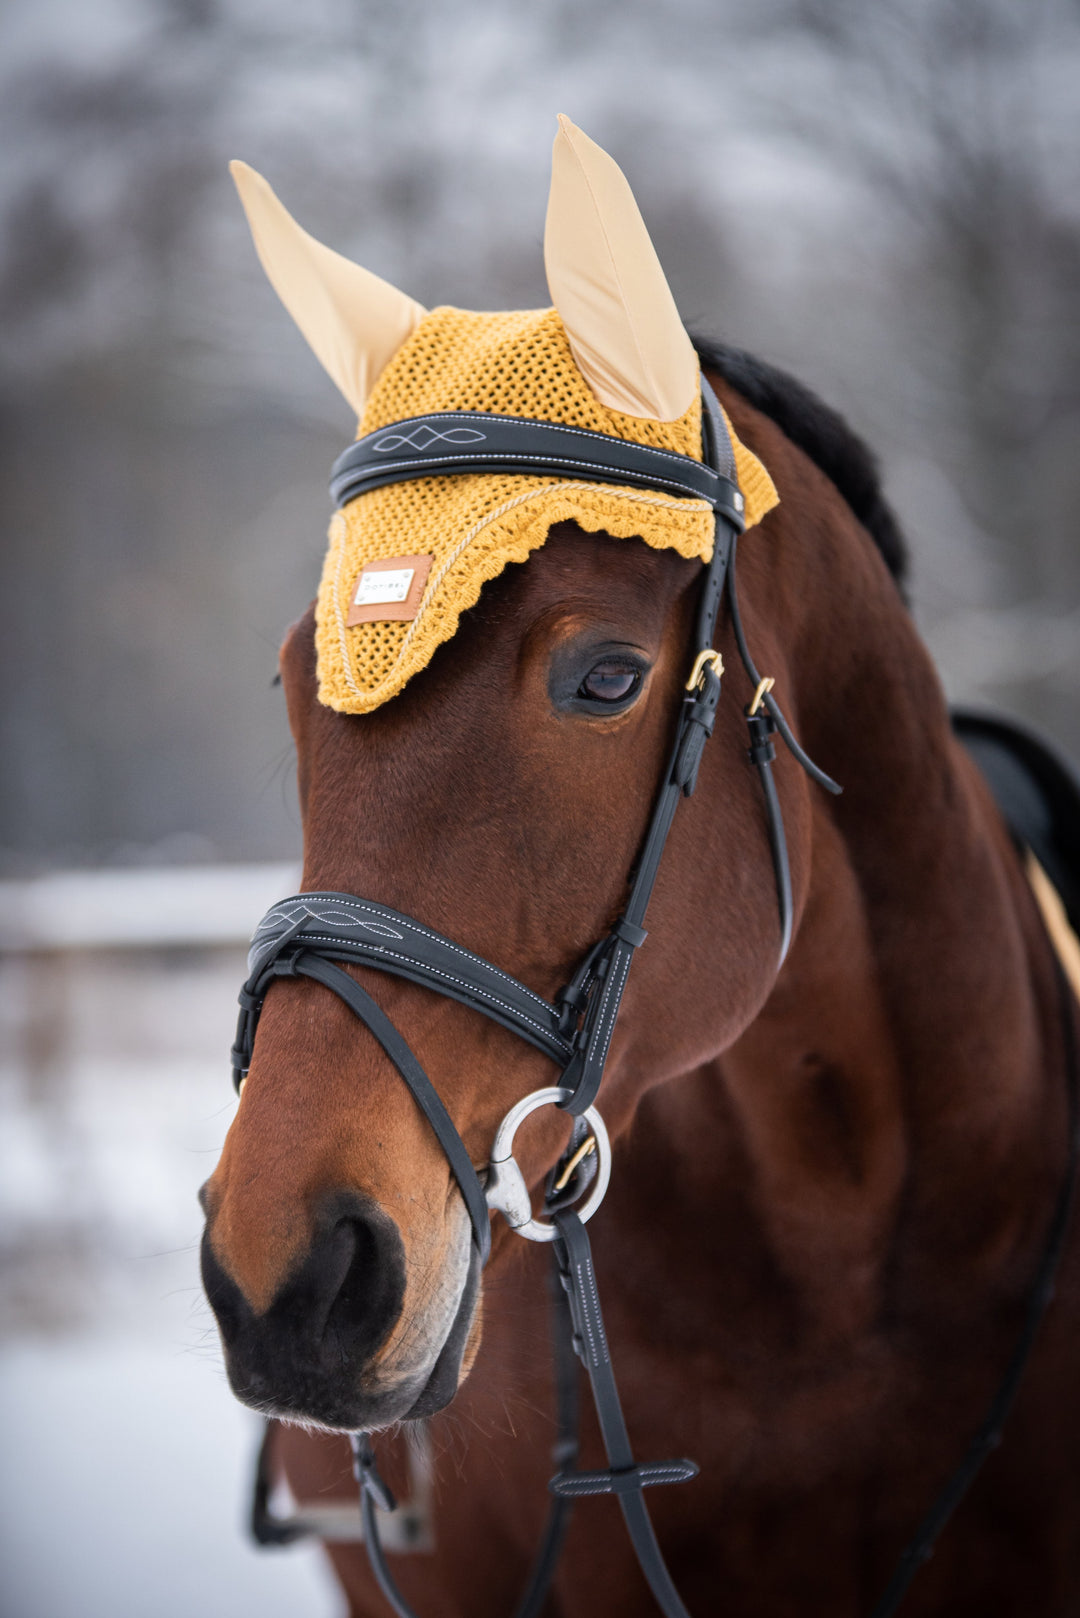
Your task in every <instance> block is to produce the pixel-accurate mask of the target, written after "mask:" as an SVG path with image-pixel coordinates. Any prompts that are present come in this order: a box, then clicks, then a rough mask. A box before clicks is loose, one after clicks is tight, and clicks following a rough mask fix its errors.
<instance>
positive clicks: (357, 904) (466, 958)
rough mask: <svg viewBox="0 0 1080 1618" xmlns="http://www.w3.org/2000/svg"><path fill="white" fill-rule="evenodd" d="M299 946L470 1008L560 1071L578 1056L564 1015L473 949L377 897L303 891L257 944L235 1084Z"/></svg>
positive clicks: (266, 926) (276, 910)
mask: <svg viewBox="0 0 1080 1618" xmlns="http://www.w3.org/2000/svg"><path fill="white" fill-rule="evenodd" d="M301 947H303V948H305V949H307V950H309V951H314V952H317V953H318V954H320V955H323V956H325V957H327V958H329V959H333V960H339V961H355V962H356V963H357V964H358V965H361V966H374V967H378V968H380V970H382V971H384V972H391V973H393V974H394V975H395V976H396V977H402V978H407V979H408V980H409V981H410V982H412V983H420V984H422V985H423V986H424V987H425V988H429V989H435V990H437V991H438V992H439V993H440V994H445V995H447V996H448V997H449V998H450V999H451V1000H458V1001H460V1002H461V1003H462V1004H463V1005H467V1006H472V1007H473V1009H474V1010H476V1011H481V1012H483V1013H484V1015H485V1016H486V1017H490V1018H491V1020H492V1021H493V1022H497V1023H500V1024H501V1025H502V1027H504V1028H509V1029H510V1031H511V1033H514V1034H518V1035H519V1036H520V1037H521V1038H522V1039H524V1040H527V1041H528V1043H529V1044H530V1045H535V1047H536V1048H537V1050H540V1051H543V1053H544V1055H545V1056H547V1057H550V1058H551V1060H552V1061H553V1062H557V1063H558V1064H559V1066H560V1067H565V1065H566V1063H567V1062H569V1060H570V1057H571V1055H572V1054H573V1047H572V1043H571V1041H570V1039H569V1038H568V1037H567V1035H566V1034H565V1033H564V1032H563V1031H562V1030H561V1028H560V1012H559V1010H558V1009H557V1008H556V1007H555V1006H553V1005H551V1004H550V1003H549V1002H548V1001H547V1000H544V999H543V998H542V997H541V996H540V995H538V994H534V993H533V991H532V990H531V989H527V988H526V987H525V985H524V984H523V983H519V982H518V980H517V978H514V977H511V975H510V974H509V973H508V972H503V971H500V969H499V968H498V967H496V966H492V965H491V963H490V962H489V961H485V960H484V959H482V957H481V956H479V955H474V954H473V953H472V951H471V950H467V949H464V948H463V947H462V946H461V945H460V944H455V943H453V942H452V941H451V940H450V939H449V938H444V937H443V935H442V934H441V933H437V932H435V931H434V930H433V929H432V928H430V927H426V926H425V925H424V923H423V922H420V921H416V920H415V919H414V918H413V917H412V916H404V915H402V914H401V912H400V911H398V910H391V909H390V907H389V906H388V905H381V904H378V903H376V901H375V900H374V899H360V898H357V896H356V895H355V894H352V893H331V892H322V893H298V894H294V895H293V896H292V897H291V898H288V899H281V900H279V902H278V903H277V904H276V905H274V906H273V908H272V909H271V910H269V911H268V912H267V914H266V915H265V916H264V917H263V919H262V921H261V922H260V923H259V926H258V928H257V929H256V932H255V936H254V938H253V939H252V943H251V950H250V952H249V954H248V978H247V981H246V983H245V984H244V987H243V989H242V990H241V993H240V1007H241V1009H240V1018H239V1022H238V1025H237V1033H236V1044H235V1045H234V1046H233V1082H234V1083H235V1084H236V1085H237V1086H239V1084H240V1081H241V1080H242V1079H243V1077H244V1076H245V1074H246V1073H247V1069H248V1066H249V1064H250V1062H251V1050H252V1046H253V1044H254V1040H255V1029H256V1026H257V1025H258V1020H259V1013H260V1012H261V1010H262V1002H263V999H264V998H265V995H266V992H267V990H268V988H269V987H270V984H271V983H272V982H273V980H274V976H275V975H277V969H276V967H275V962H276V961H278V960H279V959H282V958H286V959H287V957H288V954H289V951H290V950H295V949H297V948H301Z"/></svg>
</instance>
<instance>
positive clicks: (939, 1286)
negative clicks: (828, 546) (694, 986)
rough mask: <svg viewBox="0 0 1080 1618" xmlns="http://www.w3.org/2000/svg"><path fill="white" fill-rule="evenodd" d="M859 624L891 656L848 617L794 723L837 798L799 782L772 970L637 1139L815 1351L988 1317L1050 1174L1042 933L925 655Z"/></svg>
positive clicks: (1053, 1064)
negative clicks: (721, 1050)
mask: <svg viewBox="0 0 1080 1618" xmlns="http://www.w3.org/2000/svg"><path fill="white" fill-rule="evenodd" d="M883 587H884V588H891V587H889V586H887V585H885V584H884V581H883ZM879 605H880V604H879ZM881 611H882V612H883V614H884V620H883V621H885V622H887V624H888V626H889V634H890V635H891V637H892V644H891V645H889V644H887V645H885V647H884V648H883V647H882V644H881V637H882V633H883V632H882V630H881V628H880V626H878V629H877V631H876V632H875V630H874V627H873V620H874V614H873V613H871V614H870V615H869V616H870V620H871V631H870V632H871V636H872V638H873V639H874V640H875V641H876V644H875V645H874V646H872V647H870V646H868V647H867V649H866V656H865V659H864V660H863V661H864V668H863V672H862V674H861V676H860V678H859V679H858V680H856V681H855V682H854V683H849V684H848V686H847V687H846V688H845V687H842V686H841V684H840V682H839V680H838V681H837V684H836V687H835V691H836V693H837V707H838V709H839V710H840V711H837V712H835V713H834V714H833V715H832V716H831V719H830V717H828V716H826V717H824V718H819V722H818V724H817V725H816V727H815V728H816V730H817V733H818V735H819V736H820V737H821V738H822V739H823V742H824V745H825V746H826V747H827V749H828V751H827V752H826V754H825V758H824V762H826V763H827V764H828V767H829V768H830V770H832V771H833V773H834V774H836V775H837V776H838V777H839V779H840V780H841V781H842V782H843V783H844V786H845V793H844V796H843V797H842V798H841V799H840V800H839V801H833V800H826V799H825V797H824V795H823V794H820V793H819V792H818V790H817V789H816V788H815V789H813V793H814V810H813V818H814V824H813V834H812V837H811V839H810V840H809V844H808V847H809V849H810V855H809V858H810V865H809V872H808V881H806V880H805V868H804V892H805V904H804V906H803V909H802V914H801V919H800V923H799V927H798V932H797V936H796V940H795V943H794V946H793V948H792V951H791V955H790V957H789V960H788V963H787V964H786V966H785V967H784V969H783V971H782V973H781V975H780V977H779V979H778V980H777V983H776V986H775V989H774V991H773V993H772V995H771V996H770V998H769V1000H768V1001H767V1003H766V1005H765V1006H764V1008H763V1010H762V1011H761V1012H760V1013H759V1015H758V1016H757V1017H756V1019H755V1020H754V1021H753V1023H752V1024H751V1025H750V1027H749V1028H748V1029H747V1030H746V1032H745V1033H744V1034H743V1036H742V1037H741V1038H740V1039H739V1040H738V1042H737V1043H736V1044H735V1045H734V1046H733V1047H732V1048H730V1049H729V1050H728V1051H727V1052H726V1053H725V1054H724V1055H723V1057H722V1058H720V1059H719V1060H718V1061H717V1062H716V1063H715V1064H713V1065H712V1066H710V1067H709V1068H707V1069H705V1070H703V1071H702V1072H700V1073H699V1074H696V1075H693V1076H690V1077H688V1078H687V1079H685V1080H683V1081H677V1082H676V1083H675V1084H673V1085H670V1086H663V1087H660V1089H659V1090H658V1091H657V1092H654V1093H653V1094H652V1095H651V1096H650V1097H648V1098H647V1101H646V1107H647V1109H648V1112H649V1114H650V1118H651V1125H652V1127H651V1128H650V1129H649V1130H648V1131H646V1130H644V1129H642V1130H640V1131H639V1132H638V1137H639V1139H640V1138H642V1137H643V1136H644V1135H645V1134H646V1133H647V1134H648V1135H649V1137H650V1140H651V1143H652V1150H653V1152H654V1154H655V1153H656V1151H657V1150H659V1149H660V1148H658V1147H657V1144H656V1143H657V1142H658V1141H659V1140H660V1138H661V1137H666V1139H667V1142H668V1145H669V1148H670V1152H671V1155H672V1159H673V1160H674V1161H677V1162H678V1164H679V1167H678V1171H677V1172H678V1174H679V1180H680V1194H681V1196H682V1197H684V1198H685V1199H688V1200H690V1201H693V1200H695V1199H696V1200H698V1201H699V1203H700V1210H701V1215H702V1219H703V1222H704V1224H703V1228H704V1234H703V1235H702V1236H701V1238H700V1240H701V1241H704V1242H705V1243H706V1244H708V1243H714V1244H715V1252H714V1254H713V1257H714V1259H715V1261H716V1262H717V1263H718V1264H721V1265H722V1266H724V1267H725V1268H728V1269H730V1268H731V1266H732V1264H733V1262H734V1263H735V1265H736V1268H737V1264H738V1261H733V1259H732V1254H731V1242H732V1239H733V1233H735V1232H737V1231H741V1232H742V1233H743V1234H742V1236H741V1237H740V1240H742V1241H743V1243H744V1245H745V1246H746V1247H747V1249H748V1250H749V1251H756V1252H757V1258H756V1259H753V1260H751V1259H749V1258H748V1259H747V1260H746V1262H747V1263H753V1264H757V1265H758V1266H759V1267H763V1269H764V1270H765V1271H768V1272H770V1273H771V1274H772V1275H773V1276H774V1277H775V1278H776V1279H777V1281H779V1282H781V1283H782V1286H784V1287H787V1288H788V1290H789V1291H790V1293H791V1294H792V1296H793V1297H795V1298H797V1308H798V1314H799V1321H800V1334H801V1337H802V1339H803V1340H804V1341H805V1342H810V1341H816V1342H817V1344H818V1345H819V1346H820V1345H821V1344H822V1342H823V1341H825V1340H833V1341H835V1340H836V1339H837V1338H848V1339H851V1338H852V1337H855V1338H858V1337H859V1336H860V1335H861V1334H862V1333H863V1332H864V1331H866V1330H867V1329H869V1328H870V1326H871V1322H873V1321H874V1320H876V1319H880V1318H881V1315H882V1311H886V1312H887V1313H889V1314H891V1315H893V1316H894V1318H897V1317H899V1318H903V1319H905V1320H908V1321H910V1322H912V1323H913V1324H916V1326H917V1324H918V1321H919V1320H929V1319H930V1318H931V1317H933V1316H934V1315H935V1313H938V1314H939V1315H940V1314H941V1313H942V1312H944V1315H945V1317H946V1318H947V1319H951V1320H953V1321H956V1322H958V1323H959V1322H960V1321H961V1320H962V1318H963V1317H964V1315H965V1313H968V1312H969V1311H970V1318H971V1319H972V1320H974V1319H978V1318H980V1315H981V1312H982V1311H984V1310H985V1306H986V1301H987V1297H988V1295H989V1296H995V1295H996V1296H998V1297H999V1298H1000V1299H1001V1302H1002V1306H1003V1307H1004V1308H1006V1309H1007V1308H1008V1307H1009V1306H1010V1305H1011V1304H1012V1303H1013V1302H1014V1301H1015V1299H1016V1297H1017V1296H1018V1295H1019V1294H1021V1293H1022V1292H1023V1291H1024V1290H1025V1288H1026V1287H1027V1285H1028V1284H1029V1283H1030V1277H1031V1275H1032V1274H1033V1271H1034V1266H1035V1263H1036V1262H1037V1255H1038V1249H1039V1246H1040V1244H1041V1242H1042V1240H1043V1239H1044V1235H1045V1230H1046V1228H1047V1225H1048V1222H1049V1207H1050V1204H1051V1203H1052V1201H1053V1198H1054V1195H1055V1194H1056V1190H1057V1185H1058V1182H1059V1179H1060V1175H1061V1172H1062V1167H1063V1161H1064V1134H1065V1124H1064V1118H1065V1082H1064V1076H1063V1071H1062V1066H1063V1064H1062V1041H1061V1026H1060V1012H1059V1002H1058V998H1057V989H1056V981H1055V977H1054V971H1053V964H1052V958H1051V956H1050V953H1049V949H1048V946H1047V942H1046V938H1045V936H1044V934H1043V932H1042V930H1041V925H1040V922H1039V920H1038V917H1037V914H1036V912H1035V909H1034V906H1033V904H1032V902H1031V896H1030V893H1029V892H1028V891H1027V889H1026V885H1025V881H1024V877H1023V873H1022V871H1021V868H1020V865H1019V861H1018V859H1017V856H1016V855H1015V853H1014V851H1013V849H1012V847H1011V845H1010V844H1009V841H1008V838H1007V836H1006V834H1005V833H1004V831H1003V829H1002V827H1001V824H1000V822H999V820H998V818H997V815H996V812H995V810H994V808H993V805H992V803H991V802H990V799H989V797H988V795H987V793H986V790H985V788H984V786H983V784H982V782H981V780H980V779H979V778H978V776H977V774H976V772H975V770H974V768H973V766H971V765H970V763H969V762H968V760H967V759H966V757H965V756H964V755H963V753H962V752H961V750H960V749H959V747H958V746H957V745H956V744H955V743H954V742H953V740H952V738H951V735H950V732H949V726H948V721H947V716H946V714H945V711H944V706H943V703H942V700H941V697H940V693H939V691H938V688H937V683H936V679H935V677H934V675H933V671H932V668H931V667H930V664H929V660H928V658H927V656H926V653H925V652H924V650H923V649H922V647H921V645H920V644H919V642H918V640H917V638H916V636H915V634H914V630H913V628H912V626H911V624H910V622H909V621H908V619H907V616H906V614H905V613H904V612H903V609H902V608H901V607H900V605H899V602H898V601H895V602H892V603H886V604H885V605H884V606H883V607H881ZM857 620H858V615H857V614H853V615H852V622H851V623H850V624H849V625H848V626H847V628H846V632H847V633H848V634H850V635H851V636H856V635H858V634H859V633H860V625H859V622H858V621H857ZM864 632H865V631H864ZM841 633H843V631H842V632H841ZM832 644H833V645H836V644H837V637H836V636H835V634H834V638H833V641H832ZM850 644H851V643H850V642H849V650H850ZM856 655H857V647H856ZM841 693H842V694H841ZM806 706H807V708H808V709H809V708H810V704H807V705H806ZM811 711H813V712H814V713H815V715H820V713H821V710H820V708H816V709H813V710H811ZM820 745H821V743H819V746H820ZM777 768H778V770H780V771H784V770H785V769H786V770H787V771H789V772H793V771H794V770H795V768H796V767H795V766H794V764H793V763H792V762H791V761H790V760H784V761H782V762H780V763H779V764H778V766H777ZM958 1278H959V1279H958Z"/></svg>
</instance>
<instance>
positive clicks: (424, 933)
mask: <svg viewBox="0 0 1080 1618" xmlns="http://www.w3.org/2000/svg"><path fill="white" fill-rule="evenodd" d="M327 903H328V904H329V903H335V904H337V906H338V908H339V909H341V910H345V909H346V906H345V904H344V903H343V902H341V901H337V900H335V901H330V900H328V901H327ZM349 903H350V905H352V906H354V907H355V908H356V909H358V910H366V911H368V912H369V914H371V915H373V916H375V915H379V914H380V912H379V911H378V910H377V909H376V908H375V906H374V905H370V904H365V903H364V901H363V900H362V899H356V900H350V901H349ZM281 904H302V905H303V906H304V909H305V910H306V911H307V913H308V915H309V916H310V917H311V919H312V921H319V922H322V924H323V926H324V927H326V926H328V925H329V921H328V919H327V917H326V916H321V915H317V914H316V912H315V911H314V910H313V909H312V908H311V906H310V904H309V903H308V902H307V900H306V899H305V898H304V895H303V894H298V895H297V896H296V898H295V899H285V900H282V901H281V902H280V903H279V904H277V905H275V906H274V908H273V910H268V911H267V913H266V915H265V916H264V917H263V919H262V921H260V923H259V925H258V927H256V929H255V932H254V935H253V936H252V940H251V942H252V948H253V949H254V947H255V940H256V939H257V938H258V936H259V934H260V932H261V931H262V929H263V927H264V926H265V925H266V923H267V922H268V921H269V920H270V917H271V916H273V915H281V916H284V914H285V912H284V911H283V910H282V909H281ZM398 919H399V920H400V922H401V925H402V926H403V927H407V928H408V929H409V930H410V931H411V932H414V933H418V934H419V935H420V937H421V938H430V939H431V940H432V942H433V943H435V944H437V945H438V946H439V948H440V949H449V950H453V952H454V954H455V955H461V956H463V957H464V959H465V960H469V961H479V960H480V957H479V956H478V955H473V954H472V953H471V951H469V950H467V949H464V948H463V947H462V946H461V945H460V944H455V943H454V942H453V941H452V940H451V939H449V938H444V937H443V936H442V934H441V933H436V932H433V931H432V929H431V928H430V927H425V926H424V924H423V922H419V921H411V920H409V918H408V917H407V916H402V917H399V918H398ZM353 925H354V926H357V927H363V926H370V925H371V924H370V923H369V922H354V923H353ZM387 931H388V932H390V933H391V934H392V936H393V937H395V938H400V939H401V940H402V942H404V934H403V933H398V932H394V931H393V929H392V928H387ZM299 936H300V937H301V938H316V939H317V941H318V942H319V943H322V944H327V943H329V944H332V943H341V942H342V940H341V936H340V934H339V935H338V936H337V937H336V938H335V937H329V938H317V935H316V934H315V933H302V934H300V935H299ZM267 942H271V940H268V941H267ZM345 942H349V940H345ZM368 947H369V948H371V949H376V948H378V947H379V946H378V945H375V944H372V945H369V946H368ZM387 953H389V952H387ZM419 964H420V965H422V966H425V968H426V963H425V962H422V961H421V962H420V963H419ZM481 964H482V965H483V966H484V968H485V970H486V971H488V972H493V973H494V975H495V976H496V977H497V978H502V980H503V982H504V983H509V984H511V985H512V986H513V987H514V988H515V989H520V990H521V992H522V994H527V995H528V997H529V999H530V1000H534V1001H535V1002H536V1004H537V1005H538V1006H543V1008H544V1010H545V1011H553V1010H554V1008H553V1007H552V1006H551V1005H550V1004H549V1002H548V1001H547V1000H545V999H544V997H543V995H540V994H536V993H535V992H534V991H533V990H532V989H530V988H527V987H526V985H525V984H524V983H522V982H520V981H519V979H517V978H515V977H513V976H511V974H510V973H509V972H503V971H502V970H501V969H500V968H499V967H497V966H492V964H491V962H490V961H483V962H482V963H481ZM452 981H457V980H456V979H454V980H452ZM534 1026H535V1024H534Z"/></svg>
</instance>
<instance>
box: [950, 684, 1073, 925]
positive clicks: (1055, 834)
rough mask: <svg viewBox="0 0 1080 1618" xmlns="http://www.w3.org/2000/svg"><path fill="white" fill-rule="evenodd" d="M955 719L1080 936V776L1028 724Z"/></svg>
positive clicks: (984, 715)
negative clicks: (1055, 890)
mask: <svg viewBox="0 0 1080 1618" xmlns="http://www.w3.org/2000/svg"><path fill="white" fill-rule="evenodd" d="M950 718H951V720H952V727H953V732H954V734H955V735H956V737H957V738H958V740H959V741H960V742H961V743H962V744H963V745H964V747H965V748H966V749H967V751H968V753H969V754H970V755H971V757H972V758H973V759H974V761H975V763H976V764H977V765H978V767H979V770H980V771H981V773H982V775H983V776H984V778H985V779H986V782H987V784H988V785H989V787H990V790H991V792H992V793H993V795H994V799H995V802H996V803H997V806H998V808H999V809H1000V811H1001V814H1002V818H1003V819H1004V821H1005V824H1006V825H1007V826H1008V828H1009V830H1010V832H1011V833H1012V836H1013V837H1014V839H1015V840H1016V841H1017V842H1018V843H1020V844H1022V845H1023V846H1025V847H1027V848H1030V850H1031V852H1032V853H1033V854H1034V856H1035V858H1036V859H1037V860H1038V862H1039V864H1040V865H1041V866H1042V868H1043V870H1044V871H1045V872H1046V874H1047V876H1048V877H1049V878H1050V881H1051V882H1052V883H1053V885H1054V887H1055V888H1056V889H1057V892H1058V894H1059V895H1060V897H1061V902H1062V904H1063V905H1064V907H1065V914H1066V915H1067V916H1068V918H1069V924H1070V926H1071V927H1072V929H1073V931H1074V932H1077V933H1080V774H1078V773H1077V770H1076V768H1075V767H1074V765H1073V764H1072V763H1071V762H1070V761H1069V760H1068V759H1066V758H1065V757H1064V755H1063V754H1062V753H1061V751H1060V750H1059V749H1058V748H1057V747H1056V746H1055V745H1054V743H1053V742H1051V741H1049V740H1048V738H1047V737H1045V736H1043V735H1041V734H1040V733H1039V731H1038V730H1036V729H1035V728H1034V726H1032V725H1029V724H1027V723H1026V722H1022V721H1020V720H1017V719H1011V718H1009V717H1007V716H1006V715H1004V714H998V713H992V712H990V711H988V710H985V709H981V708H968V707H957V708H953V709H952V710H951V712H950Z"/></svg>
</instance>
